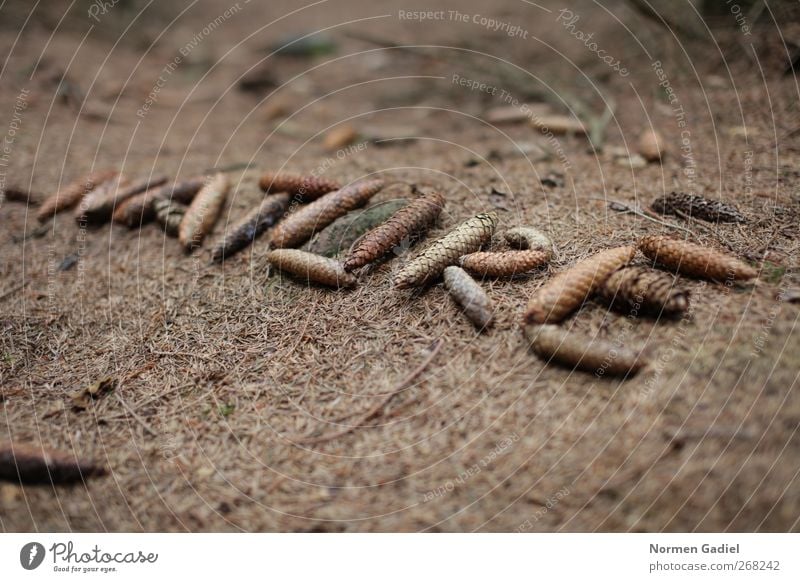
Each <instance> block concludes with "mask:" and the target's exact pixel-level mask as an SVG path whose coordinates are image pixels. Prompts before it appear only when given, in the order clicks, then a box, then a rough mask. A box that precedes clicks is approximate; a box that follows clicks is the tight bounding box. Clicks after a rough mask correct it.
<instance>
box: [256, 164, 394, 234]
mask: <svg viewBox="0 0 800 582" xmlns="http://www.w3.org/2000/svg"><path fill="white" fill-rule="evenodd" d="M382 188H383V180H365V181H363V182H356V183H355V184H351V185H349V186H345V187H344V188H342V189H341V190H337V191H336V192H330V193H328V194H325V195H324V196H323V197H322V198H319V199H317V200H315V201H314V202H312V203H311V204H309V205H308V206H304V207H302V208H298V209H297V210H296V211H295V212H293V213H291V214H289V215H288V216H287V217H286V218H284V219H283V221H282V222H280V223H279V224H278V226H276V227H275V229H274V230H273V231H272V238H271V240H270V245H271V246H272V248H277V249H281V248H290V247H296V246H298V245H301V244H303V243H304V242H306V241H307V240H308V239H310V238H311V235H313V234H314V233H315V232H317V231H320V230H322V229H323V228H325V227H326V226H328V225H329V224H330V223H332V222H333V221H334V220H336V219H337V218H339V217H340V216H344V215H345V214H347V213H348V212H350V211H351V210H355V209H356V208H359V207H360V206H363V205H364V204H366V203H367V202H368V201H369V199H370V198H372V197H373V196H375V194H377V193H378V192H380V190H381V189H382Z"/></svg>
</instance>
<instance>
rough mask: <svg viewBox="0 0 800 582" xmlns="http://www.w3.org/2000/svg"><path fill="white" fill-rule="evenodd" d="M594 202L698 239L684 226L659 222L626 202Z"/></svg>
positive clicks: (607, 200)
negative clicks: (603, 203)
mask: <svg viewBox="0 0 800 582" xmlns="http://www.w3.org/2000/svg"><path fill="white" fill-rule="evenodd" d="M592 200H602V201H603V202H607V203H608V207H609V208H610V209H611V210H614V211H616V212H623V213H625V212H628V213H631V214H635V215H636V216H641V217H642V218H646V219H647V220H651V221H653V222H656V223H658V224H660V225H662V226H666V227H669V228H675V229H678V230H682V231H684V232H688V233H689V234H690V235H692V236H693V237H695V238H696V237H697V235H696V234H695V233H693V232H692V231H691V230H689V229H688V228H684V227H682V226H678V225H677V224H672V223H671V222H664V221H663V220H659V219H658V218H656V217H654V216H650V215H649V214H648V213H646V212H644V211H642V210H639V209H637V208H632V207H630V206H628V205H627V204H625V203H624V202H620V201H619V200H610V199H608V198H592Z"/></svg>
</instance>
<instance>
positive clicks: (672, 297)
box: [598, 267, 689, 317]
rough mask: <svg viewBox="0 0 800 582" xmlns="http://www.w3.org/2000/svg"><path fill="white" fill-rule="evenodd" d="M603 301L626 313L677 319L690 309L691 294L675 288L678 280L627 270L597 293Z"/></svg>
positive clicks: (642, 270) (645, 270)
mask: <svg viewBox="0 0 800 582" xmlns="http://www.w3.org/2000/svg"><path fill="white" fill-rule="evenodd" d="M598 293H599V295H600V297H601V298H602V299H603V300H605V301H606V303H608V304H609V305H611V306H612V307H614V308H615V309H619V310H621V311H623V312H624V313H632V314H637V315H638V314H639V313H649V314H652V315H656V316H662V315H663V316H666V317H676V316H679V315H681V314H682V313H684V312H685V311H686V310H687V309H688V308H689V292H688V291H684V290H681V289H677V288H676V287H675V278H674V277H672V276H670V275H668V274H667V273H664V272H661V271H655V270H653V269H648V268H646V267H625V268H623V269H620V270H619V271H617V272H616V273H613V274H612V275H611V276H610V277H609V278H608V279H606V281H605V282H604V283H603V284H602V285H601V286H600V288H599V289H598Z"/></svg>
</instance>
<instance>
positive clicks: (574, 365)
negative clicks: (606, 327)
mask: <svg viewBox="0 0 800 582" xmlns="http://www.w3.org/2000/svg"><path fill="white" fill-rule="evenodd" d="M523 332H524V333H525V338H526V339H527V340H528V341H529V342H530V344H531V347H532V348H533V351H534V352H535V353H536V354H537V355H538V356H539V357H540V358H541V359H542V360H544V361H545V362H547V363H550V361H554V362H556V363H558V364H561V365H562V366H565V367H567V368H570V369H572V370H583V371H585V372H594V373H595V374H596V375H598V376H605V375H609V376H626V375H631V376H633V375H634V374H636V372H638V371H639V370H640V369H641V368H642V367H643V366H644V365H645V364H646V363H647V362H646V361H645V360H644V359H643V358H642V357H641V356H640V355H639V354H637V353H635V352H633V351H631V350H629V349H626V348H624V347H622V346H616V345H614V344H613V343H611V342H607V341H603V340H600V339H594V338H590V337H586V336H583V335H580V334H578V333H576V332H572V331H567V330H565V329H564V328H562V327H559V326H557V325H526V326H525V327H524V328H523Z"/></svg>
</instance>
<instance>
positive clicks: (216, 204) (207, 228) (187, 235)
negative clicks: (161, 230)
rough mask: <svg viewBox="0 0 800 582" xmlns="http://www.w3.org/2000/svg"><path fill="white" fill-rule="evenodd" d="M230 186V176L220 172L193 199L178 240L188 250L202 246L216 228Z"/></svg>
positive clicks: (182, 223)
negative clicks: (206, 237)
mask: <svg viewBox="0 0 800 582" xmlns="http://www.w3.org/2000/svg"><path fill="white" fill-rule="evenodd" d="M228 188H230V182H228V178H227V177H226V176H225V174H221V173H220V174H217V175H216V176H214V177H213V178H210V179H209V180H208V181H207V182H206V185H205V186H203V188H202V189H201V190H200V192H198V193H197V195H196V196H195V197H194V200H192V203H191V205H190V206H189V208H188V209H187V210H186V214H185V215H184V216H183V220H181V225H180V227H179V228H178V240H179V241H180V243H181V245H183V248H185V249H186V250H187V251H190V250H192V249H193V248H195V247H198V246H200V244H201V243H202V242H203V239H204V238H205V236H206V235H207V234H208V233H209V232H211V229H212V228H214V224H215V223H216V222H217V218H219V215H220V213H221V212H222V207H223V206H224V205H225V199H226V197H227V196H228Z"/></svg>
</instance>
